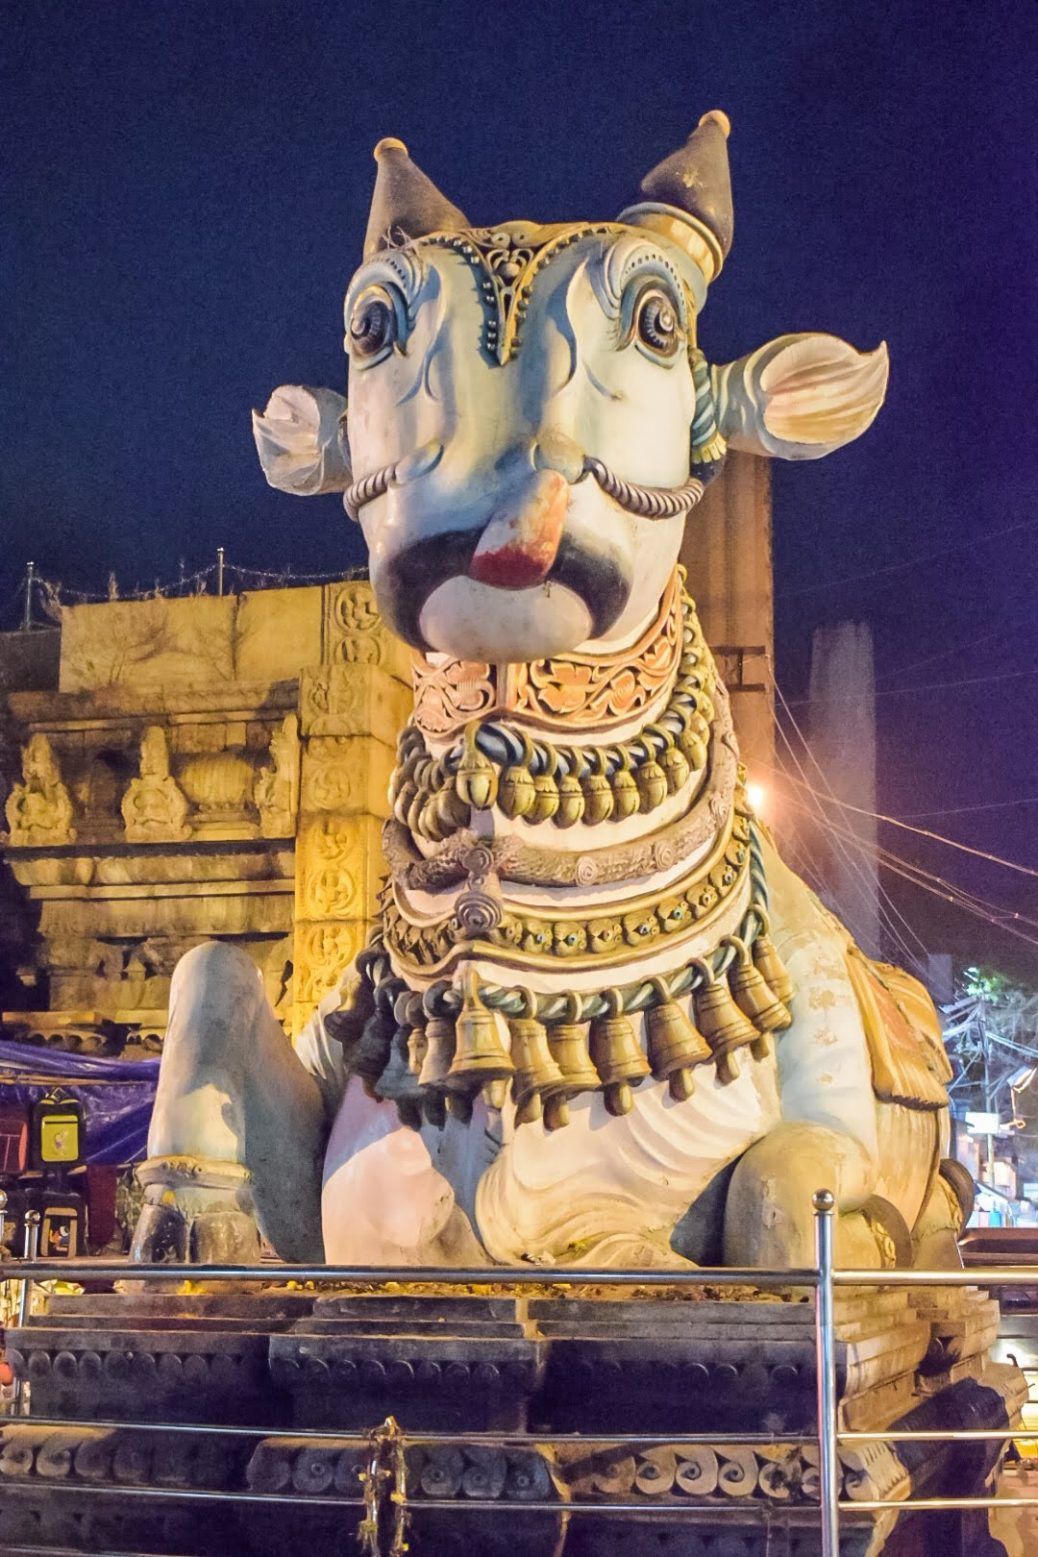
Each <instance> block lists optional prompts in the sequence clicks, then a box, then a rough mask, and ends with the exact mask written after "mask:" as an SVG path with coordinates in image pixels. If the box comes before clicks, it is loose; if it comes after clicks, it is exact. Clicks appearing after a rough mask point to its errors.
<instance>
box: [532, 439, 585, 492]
mask: <svg viewBox="0 0 1038 1557" xmlns="http://www.w3.org/2000/svg"><path fill="white" fill-rule="evenodd" d="M533 462H534V465H535V466H536V468H537V469H538V470H556V471H558V473H559V475H560V476H565V478H566V480H567V481H568V482H569V483H570V485H571V486H572V485H573V484H574V483H575V482H577V481H579V480H580V478H581V476H582V475H583V473H584V455H583V452H582V450H581V449H580V448H579V447H578V445H577V444H575V443H574V442H573V439H572V438H568V437H567V436H566V434H565V433H561V432H544V433H542V434H541V436H540V437H539V438H538V440H537V442H536V443H535V444H534V448H533Z"/></svg>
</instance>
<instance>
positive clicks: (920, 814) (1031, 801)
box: [899, 795, 1038, 822]
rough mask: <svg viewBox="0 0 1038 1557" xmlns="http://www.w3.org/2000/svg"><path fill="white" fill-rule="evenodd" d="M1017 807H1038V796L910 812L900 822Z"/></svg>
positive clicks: (1009, 809)
mask: <svg viewBox="0 0 1038 1557" xmlns="http://www.w3.org/2000/svg"><path fill="white" fill-rule="evenodd" d="M1017 806H1038V795H1027V796H1024V797H1023V798H1022V799H1020V800H991V801H988V803H987V804H986V805H979V806H952V807H950V808H948V809H945V810H943V811H909V813H908V815H907V816H902V817H900V818H899V821H902V822H915V821H921V820H923V819H925V818H926V817H928V816H969V815H971V814H972V813H973V812H974V811H1012V810H1014V809H1015V808H1016V807H1017Z"/></svg>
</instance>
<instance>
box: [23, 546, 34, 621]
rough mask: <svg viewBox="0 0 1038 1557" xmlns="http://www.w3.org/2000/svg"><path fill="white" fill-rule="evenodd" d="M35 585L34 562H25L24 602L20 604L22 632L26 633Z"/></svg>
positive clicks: (30, 617) (30, 615)
mask: <svg viewBox="0 0 1038 1557" xmlns="http://www.w3.org/2000/svg"><path fill="white" fill-rule="evenodd" d="M35 585H36V564H35V562H27V563H26V565H25V603H24V605H23V606H22V632H23V633H27V632H28V631H29V629H30V627H31V626H32V592H33V589H34V588H35Z"/></svg>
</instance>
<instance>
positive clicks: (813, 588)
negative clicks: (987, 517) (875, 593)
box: [775, 519, 1038, 600]
mask: <svg viewBox="0 0 1038 1557" xmlns="http://www.w3.org/2000/svg"><path fill="white" fill-rule="evenodd" d="M1036 524H1038V519H1022V520H1020V522H1019V523H1018V524H1010V525H1007V526H1006V528H1005V529H1004V530H989V531H988V533H987V534H986V535H974V536H970V537H969V538H968V539H966V540H962V541H957V542H956V543H955V544H954V545H953V546H945V547H942V548H941V549H940V550H939V551H928V552H925V553H924V554H923V555H922V556H919V557H909V558H908V559H907V560H906V561H905V562H890V563H887V564H886V565H885V566H883V567H881V568H866V569H864V570H863V571H862V572H861V573H846V574H844V575H843V576H842V577H841V578H831V579H822V580H821V581H820V582H818V583H816V584H804V585H803V586H802V587H801V588H800V589H785V590H783V591H782V592H781V593H780V594H777V595H776V596H775V599H776V600H793V599H795V598H797V597H798V596H800V595H813V594H817V592H818V591H819V590H820V589H838V588H839V587H840V585H841V584H856V583H857V582H858V580H859V579H865V578H881V577H883V576H884V575H886V574H890V573H903V572H905V570H906V569H908V568H917V567H919V566H920V565H921V564H922V563H924V562H934V561H936V559H937V558H938V557H951V556H954V554H955V553H956V552H959V551H968V550H970V549H971V548H972V547H974V546H986V545H988V544H989V542H991V541H998V540H1001V539H1002V537H1003V536H1004V535H1014V534H1015V533H1016V532H1017V531H1018V530H1031V529H1033V528H1034V526H1035V525H1036Z"/></svg>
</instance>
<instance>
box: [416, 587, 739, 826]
mask: <svg viewBox="0 0 1038 1557" xmlns="http://www.w3.org/2000/svg"><path fill="white" fill-rule="evenodd" d="M685 609H686V621H685V627H684V646H683V649H682V654H681V658H680V660H679V662H678V671H677V676H676V678H675V682H674V686H673V688H672V690H671V694H670V698H669V700H668V703H667V707H666V708H665V709H664V711H663V712H662V713H661V714H660V715H659V716H658V718H657V719H656V720H655V721H653V722H651V723H649V724H648V725H646V726H645V728H644V729H643V730H642V731H641V732H640V733H639V734H638V735H637V736H635V737H634V738H633V739H631V740H629V741H624V742H620V743H618V744H613V745H607V746H604V747H597V746H579V747H572V748H570V747H560V748H556V747H555V746H553V745H552V743H551V742H550V741H548V740H545V739H533V738H531V736H530V735H529V733H528V732H527V731H525V730H522V729H516V728H514V727H512V726H511V725H507V724H499V723H496V722H494V721H492V720H491V721H486V722H480V721H479V720H473V721H472V723H471V724H469V725H468V726H467V727H466V730H465V733H464V736H463V737H462V741H461V745H460V747H454V748H452V750H450V751H448V752H446V753H444V755H443V756H441V757H438V758H435V759H434V758H433V757H432V756H430V754H429V752H428V750H427V748H426V745H425V740H424V737H423V736H422V733H421V731H420V730H419V729H418V728H417V726H416V725H414V724H409V725H408V726H407V727H406V728H405V730H404V731H403V732H402V734H401V736H400V739H399V741H398V745H397V766H396V768H395V770H394V773H393V777H392V780H391V784H390V805H391V806H392V810H393V815H394V816H395V818H396V819H397V821H398V822H400V823H401V824H402V825H403V826H405V827H407V828H408V829H409V830H410V831H411V832H412V833H414V834H417V835H418V836H420V837H422V838H426V839H428V840H429V841H431V842H433V843H440V842H442V841H443V840H444V839H445V838H447V837H449V836H450V835H451V833H452V832H454V831H456V830H457V829H458V828H460V827H465V826H468V825H469V824H470V821H471V813H472V811H474V810H476V811H482V810H487V809H489V808H490V807H492V806H494V805H497V806H499V807H500V809H501V810H502V812H503V813H504V815H505V816H507V817H508V818H509V819H510V820H525V821H527V822H529V823H530V824H531V825H536V824H538V823H541V822H547V821H551V822H553V823H554V825H555V826H556V827H559V828H568V827H573V826H575V825H576V824H577V823H578V822H583V823H585V824H586V825H588V826H592V827H594V826H598V825H600V824H601V823H603V822H606V821H623V820H624V819H625V818H627V817H628V816H633V815H634V814H635V813H636V812H639V811H640V812H642V813H649V812H651V811H654V810H656V809H657V808H658V807H659V806H661V805H662V804H663V802H664V801H665V800H666V799H667V797H668V796H669V795H673V794H676V793H677V792H678V791H679V790H681V789H682V788H684V786H685V785H686V784H687V783H688V782H689V780H690V778H691V777H692V775H693V774H694V773H701V772H703V770H704V769H705V768H706V765H707V759H708V752H709V743H710V725H711V720H712V719H713V716H714V703H713V693H714V690H715V686H716V677H715V672H714V670H713V666H712V663H711V661H710V659H709V651H708V650H707V648H706V645H705V643H704V642H703V640H702V637H701V635H700V633H699V631H698V629H697V628H695V627H694V626H692V625H690V624H691V623H692V622H694V607H693V605H692V602H691V601H690V600H689V599H688V597H687V596H686V597H685Z"/></svg>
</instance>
